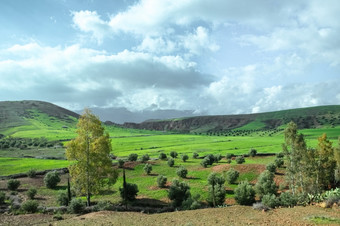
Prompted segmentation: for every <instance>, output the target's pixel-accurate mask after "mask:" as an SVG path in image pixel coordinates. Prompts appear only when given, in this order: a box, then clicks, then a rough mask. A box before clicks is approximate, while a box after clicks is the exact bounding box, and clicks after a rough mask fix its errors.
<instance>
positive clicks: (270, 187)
mask: <svg viewBox="0 0 340 226" xmlns="http://www.w3.org/2000/svg"><path fill="white" fill-rule="evenodd" d="M255 190H256V192H257V194H258V195H259V196H260V199H261V198H262V196H264V195H267V194H270V195H271V194H274V195H275V194H276V192H277V186H276V183H275V181H274V174H273V173H271V172H269V171H268V170H266V171H263V172H262V173H261V174H260V176H259V178H258V180H257V182H256V185H255Z"/></svg>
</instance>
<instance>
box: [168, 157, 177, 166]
mask: <svg viewBox="0 0 340 226" xmlns="http://www.w3.org/2000/svg"><path fill="white" fill-rule="evenodd" d="M174 165H175V160H174V159H173V158H172V157H170V158H168V166H170V167H173V166H174Z"/></svg>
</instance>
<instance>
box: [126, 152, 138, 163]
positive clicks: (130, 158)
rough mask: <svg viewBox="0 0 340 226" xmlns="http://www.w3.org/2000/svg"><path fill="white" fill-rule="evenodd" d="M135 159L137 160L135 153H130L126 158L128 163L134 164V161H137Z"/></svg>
mask: <svg viewBox="0 0 340 226" xmlns="http://www.w3.org/2000/svg"><path fill="white" fill-rule="evenodd" d="M137 159H138V155H137V154H135V153H131V154H130V155H129V156H128V160H129V161H130V162H135V161H137Z"/></svg>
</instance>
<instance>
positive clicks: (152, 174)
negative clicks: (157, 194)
mask: <svg viewBox="0 0 340 226" xmlns="http://www.w3.org/2000/svg"><path fill="white" fill-rule="evenodd" d="M158 175H159V174H158V173H150V174H149V176H153V177H156V176H158Z"/></svg>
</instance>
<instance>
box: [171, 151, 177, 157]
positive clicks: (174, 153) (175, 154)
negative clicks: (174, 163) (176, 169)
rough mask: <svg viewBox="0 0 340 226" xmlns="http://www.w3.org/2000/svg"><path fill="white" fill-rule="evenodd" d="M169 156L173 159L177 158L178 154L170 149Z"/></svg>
mask: <svg viewBox="0 0 340 226" xmlns="http://www.w3.org/2000/svg"><path fill="white" fill-rule="evenodd" d="M170 156H171V157H172V158H174V159H175V158H177V156H178V154H177V152H175V151H171V152H170Z"/></svg>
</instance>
